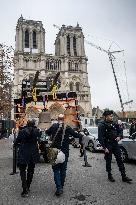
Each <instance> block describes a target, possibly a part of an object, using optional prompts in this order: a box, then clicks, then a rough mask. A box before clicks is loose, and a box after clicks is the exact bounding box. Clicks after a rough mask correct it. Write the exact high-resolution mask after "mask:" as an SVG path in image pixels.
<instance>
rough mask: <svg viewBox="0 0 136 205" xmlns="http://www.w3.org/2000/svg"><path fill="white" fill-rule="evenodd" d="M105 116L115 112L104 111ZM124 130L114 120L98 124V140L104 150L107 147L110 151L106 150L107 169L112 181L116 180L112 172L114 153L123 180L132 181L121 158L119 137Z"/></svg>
mask: <svg viewBox="0 0 136 205" xmlns="http://www.w3.org/2000/svg"><path fill="white" fill-rule="evenodd" d="M104 114H105V115H104V116H107V115H111V114H113V113H112V112H111V111H109V112H107V111H106V113H104ZM121 135H122V132H121V129H120V128H119V125H118V124H116V123H114V122H113V121H106V120H104V121H102V122H100V123H99V124H98V140H99V142H100V144H101V145H102V146H103V148H104V150H105V149H106V148H107V149H108V151H109V152H105V160H106V171H107V172H108V178H109V180H110V181H112V182H114V181H115V180H114V178H113V177H112V174H111V161H112V153H113V154H114V156H115V158H116V161H117V165H118V167H119V171H120V172H121V176H122V180H123V181H125V182H130V181H132V180H131V179H129V178H128V177H126V174H125V167H124V164H123V161H122V158H121V152H120V148H119V146H118V141H117V137H121Z"/></svg>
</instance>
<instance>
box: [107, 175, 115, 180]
mask: <svg viewBox="0 0 136 205" xmlns="http://www.w3.org/2000/svg"><path fill="white" fill-rule="evenodd" d="M108 179H109V181H110V182H115V179H114V178H113V176H112V174H108Z"/></svg>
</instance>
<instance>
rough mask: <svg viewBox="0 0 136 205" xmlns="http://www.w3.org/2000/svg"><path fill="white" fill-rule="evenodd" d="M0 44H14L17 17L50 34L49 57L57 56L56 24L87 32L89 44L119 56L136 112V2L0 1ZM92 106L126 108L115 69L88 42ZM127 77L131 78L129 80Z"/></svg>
mask: <svg viewBox="0 0 136 205" xmlns="http://www.w3.org/2000/svg"><path fill="white" fill-rule="evenodd" d="M0 8H1V11H0V28H1V32H0V42H1V43H2V42H5V43H7V44H8V45H13V46H14V40H15V28H16V23H17V20H18V18H19V17H20V16H21V14H22V15H23V18H24V19H32V20H37V21H38V20H40V21H42V22H43V26H44V28H45V30H46V37H45V38H46V39H45V42H46V44H45V48H46V53H53V54H54V41H55V38H56V33H57V32H58V30H57V29H56V28H54V27H53V24H56V25H58V26H61V25H62V24H65V25H66V26H68V25H72V26H76V24H77V22H78V23H79V25H80V26H81V27H82V29H83V33H84V36H85V40H87V41H89V42H91V43H93V44H95V45H97V46H100V47H102V48H104V49H106V50H108V49H109V47H110V51H121V50H124V52H120V53H116V54H114V56H115V57H116V59H115V60H114V68H115V72H116V75H117V80H118V83H119V88H120V93H121V97H122V100H123V102H127V101H129V100H133V103H132V104H129V106H125V110H136V91H135V90H136V1H135V0H38V1H34V0H23V1H22V0H14V1H10V0H0ZM85 50H86V55H87V57H88V75H89V84H90V89H91V95H92V99H91V101H92V106H93V107H96V106H99V107H100V108H101V109H104V108H111V109H114V110H121V108H120V101H119V97H118V92H117V88H116V84H115V80H114V76H113V73H112V67H111V64H110V62H109V59H108V54H107V53H106V52H103V51H100V50H98V49H96V48H95V47H92V46H91V45H90V44H87V43H85ZM126 77H127V78H126Z"/></svg>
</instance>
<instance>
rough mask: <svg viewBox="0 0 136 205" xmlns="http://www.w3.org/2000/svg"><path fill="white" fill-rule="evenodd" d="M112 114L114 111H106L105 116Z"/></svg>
mask: <svg viewBox="0 0 136 205" xmlns="http://www.w3.org/2000/svg"><path fill="white" fill-rule="evenodd" d="M112 114H113V111H112V110H105V111H104V113H103V116H104V117H106V116H107V115H112Z"/></svg>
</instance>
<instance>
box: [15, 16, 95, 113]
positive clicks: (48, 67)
mask: <svg viewBox="0 0 136 205" xmlns="http://www.w3.org/2000/svg"><path fill="white" fill-rule="evenodd" d="M15 39H16V40H15V54H14V59H15V70H14V72H15V78H14V98H20V97H21V89H22V80H23V79H30V78H34V76H35V73H36V71H40V75H39V78H40V79H45V78H46V77H48V76H50V75H52V74H54V75H55V74H56V73H57V72H60V82H61V86H60V88H59V89H58V90H57V92H70V91H75V92H76V93H77V99H78V101H79V105H80V107H81V108H82V113H84V116H86V117H91V116H92V105H91V94H90V86H89V82H88V73H87V57H86V55H85V48H84V35H83V32H82V29H81V27H80V26H79V25H78V24H77V26H76V27H72V26H65V25H62V27H61V28H60V29H59V32H58V34H57V36H56V40H55V54H54V55H52V54H47V53H46V49H45V42H46V41H45V29H44V28H43V24H42V22H41V21H33V20H26V19H24V18H23V17H22V16H21V17H20V18H19V19H18V22H17V26H16V38H15ZM52 103H53V102H49V106H50V105H52Z"/></svg>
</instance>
